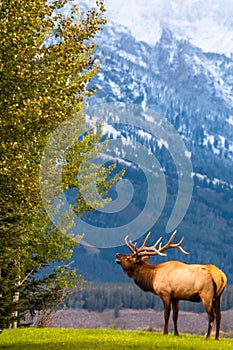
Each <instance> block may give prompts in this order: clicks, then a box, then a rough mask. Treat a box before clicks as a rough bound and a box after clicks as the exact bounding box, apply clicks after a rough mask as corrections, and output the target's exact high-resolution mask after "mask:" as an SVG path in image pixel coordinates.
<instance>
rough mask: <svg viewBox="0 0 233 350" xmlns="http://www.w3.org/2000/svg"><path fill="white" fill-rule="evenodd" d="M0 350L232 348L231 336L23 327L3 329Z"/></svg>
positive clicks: (219, 349) (203, 349)
mask: <svg viewBox="0 0 233 350" xmlns="http://www.w3.org/2000/svg"><path fill="white" fill-rule="evenodd" d="M0 349H5V350H27V349H28V350H29V349H30V350H62V349H65V350H91V349H95V350H98V349H101V350H105V349H108V350H110V349H111V350H113V349H117V350H122V349H125V350H126V349H127V350H129V349H137V350H145V349H177V350H178V349H179V350H181V349H182V350H184V349H193V350H196V349H201V350H205V349H218V350H223V349H224V350H225V349H233V339H232V338H231V339H227V338H222V339H220V341H215V340H214V338H212V339H210V340H209V341H206V340H205V338H204V337H201V336H192V335H187V334H185V335H183V334H182V335H180V336H179V337H174V336H173V335H172V334H171V335H168V336H163V335H162V334H160V333H154V332H144V331H120V330H104V329H95V330H94V329H91V330H87V329H64V328H43V329H42V328H41V329H39V328H27V329H15V330H5V331H3V333H2V334H0Z"/></svg>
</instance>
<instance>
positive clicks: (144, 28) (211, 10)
mask: <svg viewBox="0 0 233 350" xmlns="http://www.w3.org/2000/svg"><path fill="white" fill-rule="evenodd" d="M85 2H86V3H88V4H90V5H93V4H94V3H95V0H85ZM105 3H106V7H107V17H108V18H109V19H111V20H113V21H115V22H117V23H120V24H122V25H124V26H127V27H128V28H129V29H130V30H131V32H132V34H133V35H134V36H135V37H136V39H137V40H142V41H145V42H147V43H149V44H150V45H154V44H155V43H156V42H157V41H158V40H159V39H160V36H161V32H162V28H163V27H165V28H169V29H171V31H172V32H173V34H175V36H177V37H179V38H188V39H189V40H190V41H191V42H192V44H194V45H196V46H198V47H200V48H201V49H202V50H203V51H205V52H217V53H223V54H226V55H227V56H230V55H231V54H233V0H105Z"/></svg>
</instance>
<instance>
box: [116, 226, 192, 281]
mask: <svg viewBox="0 0 233 350" xmlns="http://www.w3.org/2000/svg"><path fill="white" fill-rule="evenodd" d="M175 234H176V231H174V232H173V234H172V235H171V237H170V239H169V240H168V242H167V243H166V244H165V245H164V246H162V243H161V240H162V237H160V238H159V239H158V240H157V241H156V242H155V244H153V245H152V246H149V247H147V246H146V244H147V241H148V239H149V236H150V232H149V233H148V234H147V236H146V238H145V240H144V242H143V244H142V245H141V247H139V248H137V243H133V242H132V241H129V242H128V236H126V237H125V245H126V246H127V247H128V248H129V250H130V251H131V254H120V253H117V254H116V263H117V264H120V265H121V267H122V269H123V271H124V272H125V273H126V274H127V275H128V276H129V277H133V274H134V271H135V268H136V267H137V266H140V265H142V264H143V263H145V262H146V261H148V260H149V259H150V257H151V256H152V255H153V256H154V255H160V256H166V255H167V254H165V253H163V252H164V251H165V250H167V249H170V248H178V249H180V250H181V252H182V253H184V254H188V253H187V252H186V251H185V250H184V249H183V248H182V247H181V244H182V243H183V240H184V237H182V238H181V240H180V241H179V242H178V243H175V244H174V243H172V242H173V239H174V237H175Z"/></svg>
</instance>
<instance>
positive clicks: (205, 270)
mask: <svg viewBox="0 0 233 350" xmlns="http://www.w3.org/2000/svg"><path fill="white" fill-rule="evenodd" d="M175 234H176V231H175V232H173V234H172V235H171V237H170V239H169V240H168V242H167V243H166V244H165V245H164V246H162V243H161V240H162V237H160V238H159V239H158V240H157V242H156V243H155V244H154V245H152V246H150V247H147V246H146V244H147V241H148V238H149V235H150V233H149V234H148V235H147V236H146V238H145V240H144V242H143V244H142V246H141V247H139V248H137V243H132V241H130V242H128V240H127V239H128V236H126V237H125V244H126V246H127V247H128V248H129V250H130V251H131V254H119V253H118V254H116V263H118V264H120V265H121V267H122V269H123V271H124V272H125V273H126V274H127V275H128V276H129V277H130V278H133V279H134V282H135V283H136V284H137V285H138V286H139V287H140V288H141V289H142V290H143V291H145V292H151V293H154V294H156V295H158V296H159V297H160V298H161V299H162V301H163V304H164V321H165V324H164V331H163V334H168V322H169V317H170V311H171V306H172V310H173V323H174V335H179V332H178V328H177V319H178V312H179V301H180V300H188V301H192V302H201V301H202V303H203V306H204V308H205V311H206V312H207V314H208V319H209V326H208V331H207V335H206V339H209V338H210V336H211V332H212V328H213V325H214V320H215V319H216V334H215V339H216V340H218V339H219V331H220V323H221V310H220V303H221V295H222V292H223V290H224V288H225V286H226V282H227V278H226V276H225V274H224V273H223V272H222V271H221V270H219V269H218V268H217V267H216V266H214V265H199V264H184V263H182V262H179V261H167V262H164V263H159V264H153V265H152V264H148V263H147V261H148V260H149V258H150V257H151V256H152V255H161V256H166V254H165V253H164V251H165V250H167V249H171V248H178V249H180V250H181V252H182V253H184V254H188V253H187V252H186V251H185V250H184V249H183V248H182V247H181V244H182V242H183V240H184V237H182V239H181V240H180V241H179V242H178V243H176V244H174V243H173V239H174V236H175Z"/></svg>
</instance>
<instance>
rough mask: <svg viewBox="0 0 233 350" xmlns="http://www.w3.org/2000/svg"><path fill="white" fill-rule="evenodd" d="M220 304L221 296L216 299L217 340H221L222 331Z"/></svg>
mask: <svg viewBox="0 0 233 350" xmlns="http://www.w3.org/2000/svg"><path fill="white" fill-rule="evenodd" d="M220 304H221V296H220V297H217V298H216V301H215V314H216V334H215V339H216V340H219V332H220V325H221V310H220Z"/></svg>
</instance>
